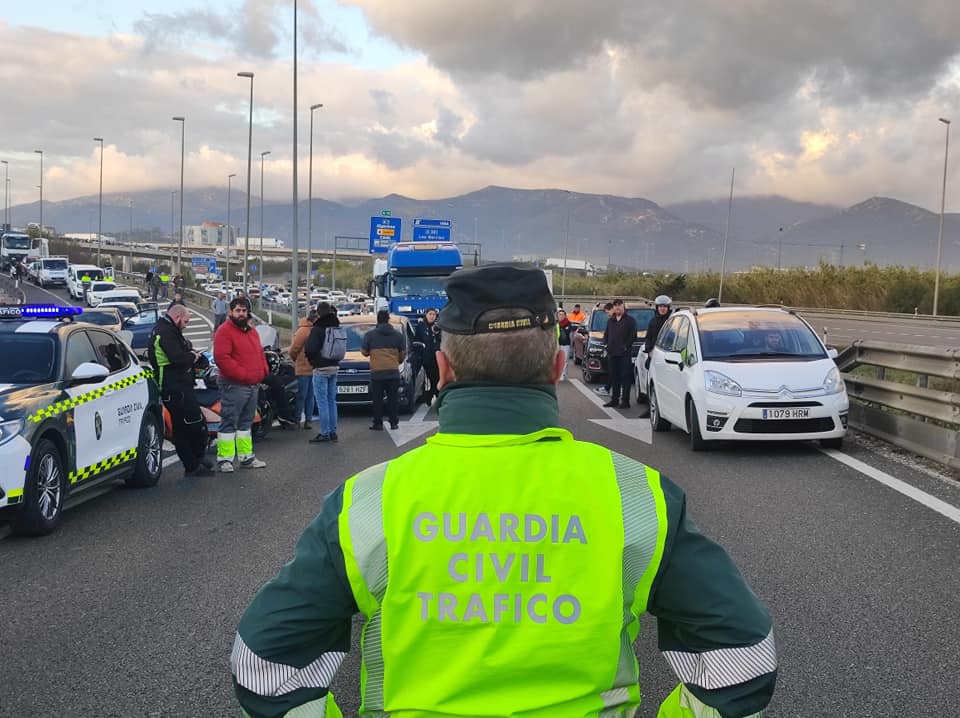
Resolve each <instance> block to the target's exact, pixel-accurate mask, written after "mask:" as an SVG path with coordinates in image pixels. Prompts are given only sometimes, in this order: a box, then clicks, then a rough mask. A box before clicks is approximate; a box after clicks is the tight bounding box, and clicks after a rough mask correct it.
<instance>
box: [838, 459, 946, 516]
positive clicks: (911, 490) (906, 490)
mask: <svg viewBox="0 0 960 718" xmlns="http://www.w3.org/2000/svg"><path fill="white" fill-rule="evenodd" d="M820 451H822V452H823V453H824V454H826V455H827V456H829V457H830V458H831V459H835V460H836V461H839V462H840V463H841V464H846V465H847V466H849V467H850V468H851V469H854V470H856V471H859V472H860V473H861V474H863V475H864V476H868V477H870V478H871V479H873V480H874V481H878V482H880V483H881V484H883V485H884V486H886V487H887V488H890V489H893V490H894V491H897V492H899V493H901V494H903V495H904V496H906V497H907V498H910V499H913V500H914V501H916V502H917V503H919V504H923V505H924V506H926V507H927V508H928V509H932V510H933V511H936V512H937V513H938V514H942V515H943V516H946V517H947V518H948V519H950V520H951V521H953V522H954V523H957V524H960V509H958V508H957V507H956V506H953V505H952V504H948V503H947V502H946V501H941V500H940V499H938V498H937V497H936V496H931V495H930V494H928V493H927V492H926V491H921V490H920V489H918V488H916V487H915V486H911V485H910V484H908V483H906V482H905V481H901V480H900V479H895V478H894V477H892V476H890V474H887V473H885V472H883V471H881V470H880V469H876V468H874V467H873V466H870V465H869V464H865V463H864V462H862V461H860V460H859V459H855V458H853V457H852V456H848V455H847V454H844V453H843V452H842V451H837V450H836V449H820Z"/></svg>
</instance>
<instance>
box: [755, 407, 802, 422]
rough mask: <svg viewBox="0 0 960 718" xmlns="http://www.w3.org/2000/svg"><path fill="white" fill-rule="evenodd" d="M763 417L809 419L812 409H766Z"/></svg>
mask: <svg viewBox="0 0 960 718" xmlns="http://www.w3.org/2000/svg"><path fill="white" fill-rule="evenodd" d="M762 418H764V419H809V418H810V410H809V409H798V408H796V407H790V408H786V409H764V410H763V417H762Z"/></svg>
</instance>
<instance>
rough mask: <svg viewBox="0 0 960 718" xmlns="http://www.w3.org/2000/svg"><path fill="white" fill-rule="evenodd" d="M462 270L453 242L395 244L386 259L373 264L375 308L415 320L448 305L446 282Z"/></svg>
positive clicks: (460, 259)
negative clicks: (425, 313) (434, 309)
mask: <svg viewBox="0 0 960 718" xmlns="http://www.w3.org/2000/svg"><path fill="white" fill-rule="evenodd" d="M461 267H463V256H462V255H461V254H460V248H459V247H457V245H455V244H453V243H452V242H397V243H396V244H395V245H393V246H392V247H391V248H390V251H389V252H388V253H387V257H386V259H377V260H376V261H375V262H374V265H373V280H374V288H375V308H376V309H377V310H379V309H389V310H390V313H391V314H395V315H401V316H405V317H409V318H410V319H414V320H416V319H418V318H419V317H421V316H423V313H424V312H425V311H426V310H427V309H429V308H430V307H436V308H437V309H440V308H441V307H443V305H444V304H446V303H447V293H446V288H445V287H446V281H447V277H449V276H450V275H451V274H452V273H453V272H455V271H456V270H458V269H460V268H461Z"/></svg>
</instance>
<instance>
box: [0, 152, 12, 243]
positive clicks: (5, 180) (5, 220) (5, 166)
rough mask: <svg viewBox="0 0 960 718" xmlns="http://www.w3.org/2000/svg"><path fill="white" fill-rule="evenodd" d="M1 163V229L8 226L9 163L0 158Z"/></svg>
mask: <svg viewBox="0 0 960 718" xmlns="http://www.w3.org/2000/svg"><path fill="white" fill-rule="evenodd" d="M0 164H3V229H9V228H10V193H9V190H10V163H9V162H8V161H7V160H0Z"/></svg>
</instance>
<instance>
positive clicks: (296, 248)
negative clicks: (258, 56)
mask: <svg viewBox="0 0 960 718" xmlns="http://www.w3.org/2000/svg"><path fill="white" fill-rule="evenodd" d="M298 115H299V112H298V110H297V0H293V245H292V247H291V248H290V254H291V256H292V258H293V266H292V267H291V268H290V285H291V287H292V289H293V301H292V302H290V331H292V332H295V331H297V324H298V323H299V322H298V321H297V314H298V313H299V311H300V289H299V287H300V231H299V227H298V221H299V217H300V207H299V204H300V201H299V196H298V192H297V190H298V188H299V178H298V177H297V157H298V155H299V154H300V150H299V148H298V146H297V120H298ZM260 201H261V202H262V201H263V199H262V198H261V199H260ZM260 271H261V272H263V258H262V257H261V259H260Z"/></svg>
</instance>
